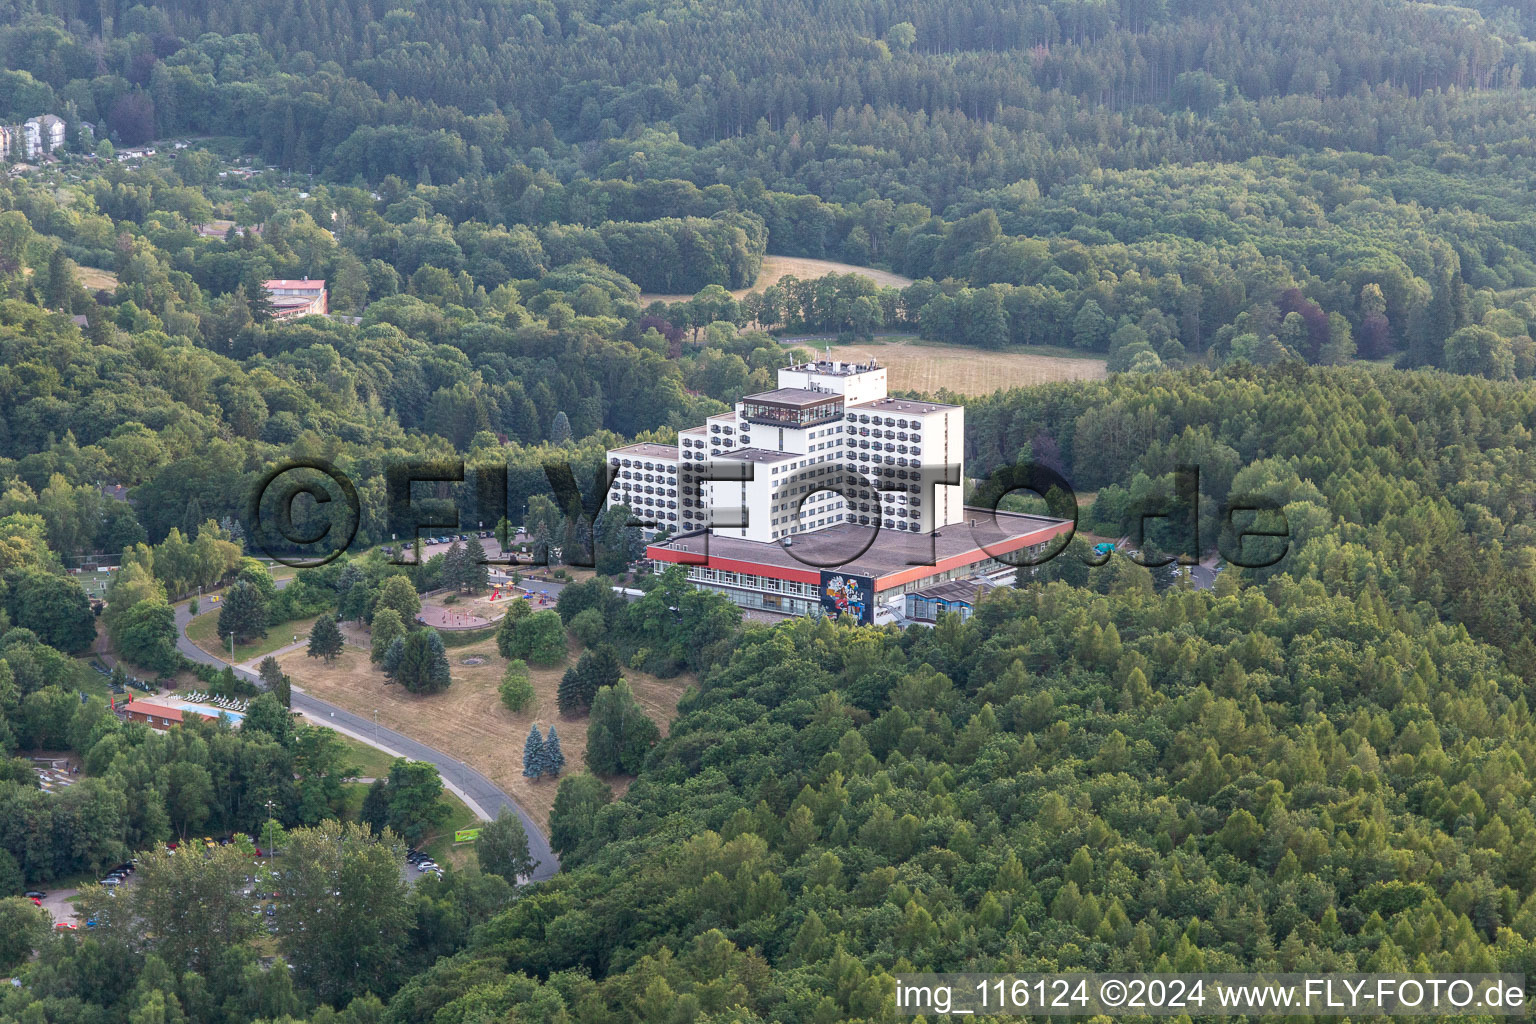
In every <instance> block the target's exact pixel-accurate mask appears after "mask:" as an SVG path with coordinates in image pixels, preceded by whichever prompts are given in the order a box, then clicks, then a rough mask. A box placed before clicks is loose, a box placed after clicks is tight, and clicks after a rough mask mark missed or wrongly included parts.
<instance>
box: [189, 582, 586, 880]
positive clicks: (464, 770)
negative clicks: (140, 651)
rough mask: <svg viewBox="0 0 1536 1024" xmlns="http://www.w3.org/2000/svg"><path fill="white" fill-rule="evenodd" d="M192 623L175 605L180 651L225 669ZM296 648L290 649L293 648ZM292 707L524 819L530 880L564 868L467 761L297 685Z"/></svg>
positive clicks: (467, 798) (256, 679) (483, 814)
mask: <svg viewBox="0 0 1536 1024" xmlns="http://www.w3.org/2000/svg"><path fill="white" fill-rule="evenodd" d="M287 582H288V581H287V580H278V581H277V586H278V587H279V588H281V587H283V586H285V585H286V584H287ZM551 595H553V591H551ZM191 621H192V616H191V614H190V613H189V611H188V609H187V602H185V601H183V602H182V603H180V604H178V605H176V649H177V650H179V651H180V652H181V653H182V654H184V655H186V656H187V658H189V659H190V660H192V661H195V662H197V663H198V664H200V665H212V666H215V667H217V668H223V667H224V666H225V665H227V664H228V662H226V661H224V660H223V659H221V658H216V657H214V656H213V655H211V654H209V653H208V652H207V651H205V650H203V649H202V648H201V647H199V646H197V645H196V644H194V643H193V642H192V641H191V640H189V639H187V625H188V624H189V623H190V622H191ZM292 646H293V645H290V648H291V647H292ZM235 674H236V675H237V676H239V677H241V678H242V679H245V680H247V681H249V682H252V683H255V684H256V685H257V686H260V685H261V677H260V676H258V675H257V674H256V673H255V672H254V671H253V670H252V669H250V668H248V667H246V666H243V665H237V666H235ZM292 706H293V710H295V711H302V712H303V713H304V714H305V715H306V716H308V717H309V718H312V719H314V720H316V721H319V722H323V723H324V724H325V725H326V726H328V727H330V728H332V729H335V730H336V731H337V732H339V733H344V734H345V735H347V736H350V737H352V738H353V739H355V740H358V741H359V742H362V743H366V744H368V745H369V746H371V747H377V748H378V749H380V750H382V751H384V752H385V753H386V754H390V755H391V756H394V757H408V758H410V759H411V760H413V761H428V762H430V763H432V764H434V765H436V766H437V771H438V774H439V775H440V776H441V777H442V780H443V785H444V786H445V787H447V788H448V789H449V790H450V791H451V792H453V793H454V794H455V795H456V796H458V797H459V799H461V800H463V801H464V803H465V804H466V805H468V807H469V809H470V810H472V811H474V813H475V814H476V815H477V816H478V817H480V818H481V819H482V820H485V821H490V820H492V819H493V818H495V817H496V816H497V815H499V814H500V813H501V812H502V810H507V811H510V812H512V813H513V814H516V815H517V816H518V818H519V819H521V820H522V823H523V831H525V832H527V833H528V852H529V853H530V854H532V856H533V860H534V869H533V874H531V875H530V876H529V881H533V882H537V881H542V880H543V879H546V878H551V877H553V876H554V874H555V872H557V871H559V870H560V859H559V858H558V857H557V856H555V852H554V851H553V850H551V849H550V848H549V837H548V836H546V835H545V834H544V830H543V829H542V828H540V827H539V825H538V823H537V822H535V821H534V820H533V818H532V817H531V816H530V815H529V814H528V812H527V811H525V810H523V808H521V807H519V806H518V804H517V802H516V801H515V800H513V799H512V798H511V797H510V796H508V795H507V794H506V792H505V791H503V790H502V789H501V788H499V787H498V786H497V785H496V784H495V783H493V782H492V781H491V780H490V779H488V778H486V777H485V776H484V775H481V774H480V773H479V772H477V771H475V770H474V769H473V768H471V767H469V766H468V765H466V764H465V763H464V762H462V761H460V760H458V759H457V758H455V757H453V756H451V755H449V754H446V753H444V752H442V751H440V750H436V749H434V748H432V747H429V746H427V745H426V744H425V743H421V742H419V741H417V740H413V739H411V738H410V737H409V736H407V735H405V734H404V733H400V732H396V731H395V730H393V729H390V728H388V727H387V726H382V725H375V724H374V722H373V720H372V719H367V718H363V717H362V716H360V715H354V714H353V713H352V712H350V711H348V710H346V709H345V708H341V707H337V706H336V705H335V704H331V703H329V702H327V701H323V700H321V699H320V698H319V697H313V696H311V695H310V694H308V693H305V692H304V690H303V688H302V687H300V686H298V685H297V684H295V685H294V687H293V701H292Z"/></svg>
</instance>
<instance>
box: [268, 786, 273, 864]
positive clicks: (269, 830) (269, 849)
mask: <svg viewBox="0 0 1536 1024" xmlns="http://www.w3.org/2000/svg"><path fill="white" fill-rule="evenodd" d="M272 806H273V805H272V801H271V800H268V801H267V867H269V868H270V867H271V866H272V854H273V853H274V852H275V851H274V850H273V849H272Z"/></svg>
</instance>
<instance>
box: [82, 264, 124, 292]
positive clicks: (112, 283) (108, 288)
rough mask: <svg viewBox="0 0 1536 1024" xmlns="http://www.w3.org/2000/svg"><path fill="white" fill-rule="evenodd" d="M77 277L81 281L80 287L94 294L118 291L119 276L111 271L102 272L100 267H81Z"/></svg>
mask: <svg viewBox="0 0 1536 1024" xmlns="http://www.w3.org/2000/svg"><path fill="white" fill-rule="evenodd" d="M75 277H76V278H78V279H79V281H80V287H82V288H84V289H86V290H87V291H93V292H112V291H116V290H117V275H116V274H114V273H112V272H111V271H110V270H102V269H101V268H99V267H80V268H78V269H77V270H76V271H75Z"/></svg>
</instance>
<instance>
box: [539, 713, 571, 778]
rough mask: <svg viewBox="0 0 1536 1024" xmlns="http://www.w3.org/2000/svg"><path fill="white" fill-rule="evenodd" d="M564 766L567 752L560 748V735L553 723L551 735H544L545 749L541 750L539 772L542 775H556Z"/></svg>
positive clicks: (550, 730)
mask: <svg viewBox="0 0 1536 1024" xmlns="http://www.w3.org/2000/svg"><path fill="white" fill-rule="evenodd" d="M564 768H565V754H564V753H562V752H561V750H560V736H559V734H558V733H556V732H555V727H554V726H553V725H551V726H550V727H549V735H548V736H545V737H544V749H543V750H541V751H539V772H540V774H542V775H548V776H550V777H556V776H558V775H559V774H560V772H561V770H562V769H564Z"/></svg>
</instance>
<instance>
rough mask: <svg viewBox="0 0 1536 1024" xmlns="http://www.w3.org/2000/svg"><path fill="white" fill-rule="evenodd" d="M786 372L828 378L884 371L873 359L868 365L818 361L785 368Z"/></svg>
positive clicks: (840, 361) (838, 360)
mask: <svg viewBox="0 0 1536 1024" xmlns="http://www.w3.org/2000/svg"><path fill="white" fill-rule="evenodd" d="M784 369H786V370H796V371H799V372H800V373H807V372H809V373H819V374H822V375H824V376H828V377H852V376H854V375H855V374H859V373H873V372H874V371H875V370H880V369H884V367H882V366H881V365H880V364H879V363H877V362H875V361H874V360H873V359H871V360H869V361H868V362H866V363H850V362H846V361H844V360H841V359H832V360H827V359H817V360H814V361H812V362H809V363H796V364H795V365H794V366H786V367H784Z"/></svg>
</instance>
